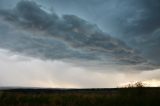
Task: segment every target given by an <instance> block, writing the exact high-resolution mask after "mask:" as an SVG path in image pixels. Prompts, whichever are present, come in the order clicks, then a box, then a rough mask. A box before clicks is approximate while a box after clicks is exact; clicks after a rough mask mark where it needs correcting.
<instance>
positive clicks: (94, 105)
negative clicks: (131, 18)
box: [0, 88, 160, 106]
mask: <svg viewBox="0 0 160 106" xmlns="http://www.w3.org/2000/svg"><path fill="white" fill-rule="evenodd" d="M0 106H160V88H116V89H10V90H1V91H0Z"/></svg>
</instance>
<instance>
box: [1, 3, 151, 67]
mask: <svg viewBox="0 0 160 106" xmlns="http://www.w3.org/2000/svg"><path fill="white" fill-rule="evenodd" d="M0 17H1V21H0V22H1V26H0V27H1V30H0V32H1V33H2V34H1V35H0V36H1V37H3V39H1V41H0V46H1V47H3V48H7V49H9V50H12V51H16V52H19V53H23V54H27V55H30V56H36V57H40V58H43V59H53V60H55V59H67V60H74V59H75V60H78V61H80V60H87V61H96V62H101V63H110V64H112V63H113V64H129V65H137V64H148V61H147V60H146V59H144V58H142V56H140V54H138V52H136V51H135V50H134V49H132V48H130V47H129V46H127V45H126V44H125V43H124V42H123V41H121V40H119V39H116V38H113V37H111V36H110V35H108V34H106V33H104V32H103V31H101V30H100V29H99V28H98V26H97V25H94V24H90V23H89V22H87V21H85V20H83V19H81V18H79V17H78V16H75V15H63V16H61V17H60V16H58V15H57V14H56V13H50V12H47V11H45V10H43V8H41V6H40V5H38V4H36V3H35V2H32V1H20V2H19V3H18V4H17V5H16V7H15V8H14V9H11V10H4V9H1V10H0ZM2 21H5V22H2Z"/></svg>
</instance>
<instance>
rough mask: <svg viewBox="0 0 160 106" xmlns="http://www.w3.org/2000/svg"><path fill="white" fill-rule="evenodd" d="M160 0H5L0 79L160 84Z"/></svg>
mask: <svg viewBox="0 0 160 106" xmlns="http://www.w3.org/2000/svg"><path fill="white" fill-rule="evenodd" d="M159 9H160V1H159V0H121V1H119V0H0V86H2V87H3V86H13V87H15V86H20V87H53V88H104V87H108V88H111V87H120V86H124V85H125V84H128V83H132V82H136V81H142V82H144V83H145V84H146V86H160V78H159V76H160V67H159V66H160V49H159V46H160V42H159V40H160V14H159V12H158V11H159Z"/></svg>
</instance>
